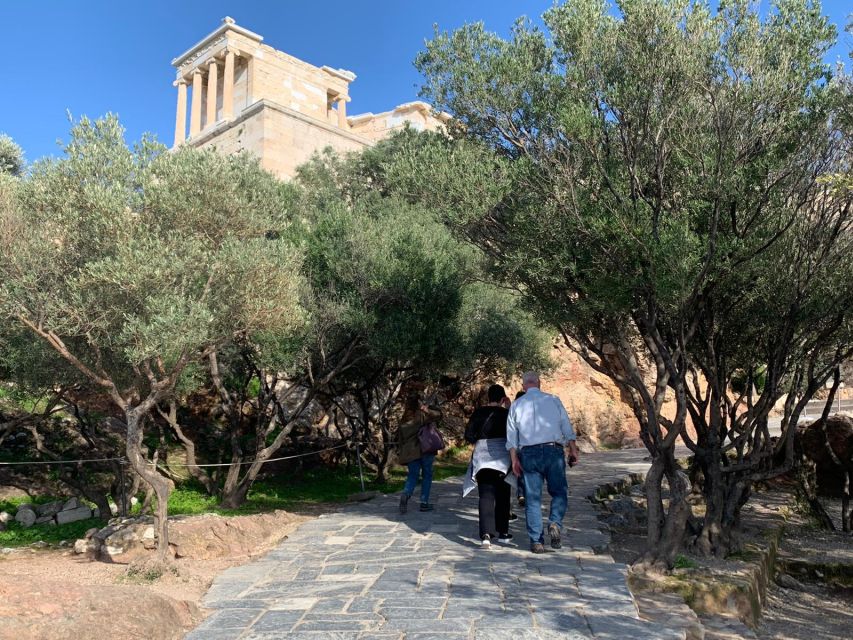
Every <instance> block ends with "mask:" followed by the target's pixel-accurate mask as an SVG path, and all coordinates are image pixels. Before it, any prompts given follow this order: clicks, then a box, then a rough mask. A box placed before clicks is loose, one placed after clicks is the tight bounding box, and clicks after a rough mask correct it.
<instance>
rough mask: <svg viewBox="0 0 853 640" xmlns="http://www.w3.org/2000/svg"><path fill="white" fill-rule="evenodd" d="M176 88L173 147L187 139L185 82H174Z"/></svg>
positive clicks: (182, 80) (181, 80)
mask: <svg viewBox="0 0 853 640" xmlns="http://www.w3.org/2000/svg"><path fill="white" fill-rule="evenodd" d="M175 85H176V86H177V87H178V109H177V111H176V112H175V146H176V147H177V146H178V145H179V144H181V143H183V141H184V140H186V138H187V81H186V80H184V79H183V78H181V79H180V80H177V81H175Z"/></svg>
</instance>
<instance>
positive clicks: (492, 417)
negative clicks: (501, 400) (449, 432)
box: [465, 406, 509, 443]
mask: <svg viewBox="0 0 853 640" xmlns="http://www.w3.org/2000/svg"><path fill="white" fill-rule="evenodd" d="M507 416H509V411H508V410H507V409H504V408H503V407H489V406H486V407H478V408H477V409H474V413H473V414H471V419H470V420H469V421H468V426H467V427H465V440H467V441H468V442H471V443H474V442H477V440H487V439H489V438H506V419H507Z"/></svg>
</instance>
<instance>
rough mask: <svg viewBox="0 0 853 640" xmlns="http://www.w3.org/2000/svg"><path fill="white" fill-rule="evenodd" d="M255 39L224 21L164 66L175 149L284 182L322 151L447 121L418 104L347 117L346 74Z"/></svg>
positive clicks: (351, 148) (348, 79)
mask: <svg viewBox="0 0 853 640" xmlns="http://www.w3.org/2000/svg"><path fill="white" fill-rule="evenodd" d="M262 40H263V37H262V36H260V35H259V34H257V33H253V32H251V31H249V30H248V29H245V28H243V27H240V26H239V25H237V24H236V23H235V22H234V21H233V20H232V19H231V18H225V19H224V20H223V24H222V25H221V26H220V27H219V28H218V29H216V30H215V31H213V32H211V33H210V34H208V35H207V36H206V37H204V38H203V39H202V40H200V41H199V42H198V43H197V44H196V45H194V46H192V47H190V49H188V50H187V51H185V52H184V53H183V54H181V55H180V56H178V57H177V58H175V59H174V60H173V61H172V64H173V65H174V66H175V68H176V70H177V77H176V80H175V86H176V87H177V90H178V96H177V97H178V100H177V109H176V114H175V146H179V145H183V144H189V145H192V146H195V147H215V148H216V149H218V150H220V151H222V152H223V153H237V152H241V151H245V152H248V153H252V154H254V155H256V156H257V157H258V158H259V159H260V161H261V164H262V165H263V166H264V167H265V168H266V169H268V170H269V171H271V172H273V173H274V174H276V175H277V176H279V177H280V178H291V177H293V176H294V175H295V172H296V168H297V167H298V166H299V165H300V164H303V163H304V162H306V161H307V160H309V159H310V158H311V156H312V155H313V154H314V153H315V152H317V151H321V150H323V149H325V148H326V147H332V148H333V149H335V150H336V151H338V152H341V153H347V152H350V151H357V150H359V149H363V148H364V147H366V146H369V145H371V144H374V143H375V142H377V141H378V140H381V139H382V138H384V137H386V136H388V135H390V134H391V133H392V132H394V131H396V130H399V129H401V128H403V127H404V126H406V124H409V125H410V126H412V127H414V128H416V129H419V130H437V129H440V128H441V127H442V126H443V125H444V123H445V122H446V121H447V119H448V118H449V116H447V115H446V114H440V115H439V114H434V113H433V112H432V111H431V109H430V107H429V105H427V104H425V103H423V102H410V103H406V104H403V105H400V106H398V107H395V108H394V109H392V110H390V111H386V112H383V113H380V114H376V115H374V114H372V113H366V114H362V115H357V116H354V117H351V116H348V114H347V103H348V102H349V100H350V98H349V84H350V83H351V82H353V81H354V80H355V74H354V73H352V72H351V71H346V70H344V69H335V68H332V67H329V66H323V67H317V66H314V65H312V64H309V63H307V62H305V61H303V60H299V59H298V58H295V57H293V56H291V55H288V54H286V53H284V52H282V51H277V50H276V49H274V48H272V47H270V46H269V45H266V44H263V42H262Z"/></svg>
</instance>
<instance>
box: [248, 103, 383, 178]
mask: <svg viewBox="0 0 853 640" xmlns="http://www.w3.org/2000/svg"><path fill="white" fill-rule="evenodd" d="M263 114H264V117H263V145H262V152H261V164H262V165H263V167H264V168H265V169H266V170H268V171H270V172H272V173H273V174H275V175H277V176H279V177H280V178H291V177H293V176H294V175H296V168H297V167H298V166H299V165H301V164H304V163H305V162H307V161H308V160H310V159H311V156H312V155H313V154H314V153H315V152H319V151H322V150H323V149H325V148H326V147H332V148H333V149H334V150H336V151H338V152H339V153H347V152H350V151H358V150H360V149H363V148H365V147H367V146H370V141H369V140H367V139H364V138H359V137H357V136H354V135H349V134H345V133H344V132H343V131H341V130H340V129H338V128H336V127H335V126H334V125H332V124H326V123H324V122H321V121H318V120H314V119H312V118H307V117H299V115H300V114H298V113H295V112H293V111H291V112H288V111H286V110H284V109H281V108H278V107H277V105H269V106H267V107H266V108H264V110H263Z"/></svg>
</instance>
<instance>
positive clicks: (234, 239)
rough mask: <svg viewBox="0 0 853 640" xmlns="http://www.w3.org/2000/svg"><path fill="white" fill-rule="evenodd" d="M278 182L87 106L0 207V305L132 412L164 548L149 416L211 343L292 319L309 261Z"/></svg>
mask: <svg viewBox="0 0 853 640" xmlns="http://www.w3.org/2000/svg"><path fill="white" fill-rule="evenodd" d="M283 188H284V187H283V185H282V184H281V183H280V182H278V181H277V180H275V179H274V178H273V177H272V176H271V175H269V174H267V173H265V172H263V171H262V170H261V169H260V168H259V166H258V164H257V163H256V162H254V161H251V160H249V159H247V158H245V157H243V156H234V157H229V158H226V157H223V156H220V155H218V154H216V153H215V152H213V151H198V150H193V149H189V148H184V149H181V150H178V151H176V152H174V153H169V152H167V151H166V150H165V148H164V147H162V146H161V145H158V144H155V143H154V142H153V141H151V140H149V139H144V140H143V141H142V142H140V143H139V144H138V145H136V146H134V147H132V148H130V147H128V146H127V145H126V144H125V142H124V139H123V130H122V128H121V126H120V125H119V123H118V120H117V119H116V118H115V117H112V116H110V117H106V118H104V119H102V120H97V121H90V120H88V119H85V118H84V119H82V120H81V121H80V122H79V123H77V124H76V125H75V126H74V127H73V129H72V132H71V138H70V141H69V142H68V144H67V145H66V147H65V154H64V156H63V157H61V158H59V159H55V160H53V159H51V160H45V161H41V162H38V163H35V164H34V165H33V166H32V168H31V172H30V175H28V176H27V177H26V178H24V179H23V180H21V181H19V182H18V183H17V184H16V185H15V186H14V187H13V191H14V195H13V197H12V198H9V199H6V200H4V206H3V208H2V211H0V228H2V230H3V233H2V234H0V243H2V247H1V248H2V251H0V256H2V257H0V310H2V313H3V317H4V319H5V321H10V322H14V323H17V324H18V325H19V326H22V327H25V328H27V329H28V330H29V331H30V332H31V333H32V335H34V336H36V337H38V338H39V339H41V340H42V341H43V343H44V344H46V345H49V346H50V347H51V348H52V349H53V350H54V351H55V353H57V354H59V356H61V357H62V358H63V359H64V360H65V361H66V362H68V363H70V364H71V365H72V366H73V367H74V368H75V369H76V370H77V371H78V372H79V373H80V374H82V375H83V376H84V377H85V378H86V379H87V380H89V381H90V383H92V384H93V385H96V386H97V387H99V388H100V389H102V390H103V391H104V392H105V393H106V394H108V396H109V397H110V399H111V401H112V402H113V403H114V405H115V406H116V407H117V409H118V410H119V411H120V412H121V415H122V417H123V419H124V422H125V424H126V453H127V458H128V460H129V461H130V464H131V466H132V467H133V469H134V470H135V471H136V473H137V474H139V475H140V476H141V477H142V478H143V479H144V480H145V482H147V483H148V484H149V485H150V486H151V487H152V488H153V489H154V491H155V493H156V498H157V514H158V536H159V540H158V543H159V551H160V557H161V558H165V554H166V552H167V549H168V531H167V522H166V517H167V509H168V495H169V482H168V480H167V478H165V477H164V476H163V475H162V474H161V473H159V472H158V470H157V469H156V468H155V466H153V465H152V464H151V463H150V462H149V461H148V460H146V459H145V457H144V456H143V454H142V438H143V430H144V425H145V421H146V420H147V418H148V416H149V413H150V412H151V410H152V409H153V408H154V407H155V405H157V403H158V402H161V401H163V400H164V399H166V398H168V397H169V396H170V395H171V394H172V393H173V392H174V390H175V388H176V386H177V385H178V384H179V383H181V381H182V380H183V378H184V377H185V376H186V374H187V373H188V367H190V366H191V365H192V364H193V363H195V362H197V361H198V360H199V359H200V358H204V357H206V356H207V355H209V354H210V353H211V352H212V350H213V349H215V348H216V347H217V346H218V345H220V344H223V343H225V342H227V341H230V340H232V339H234V337H235V336H238V335H241V334H247V333H252V332H256V331H260V330H263V329H267V330H270V331H275V332H288V331H294V332H295V331H298V330H299V328H300V327H301V325H302V324H303V322H304V313H303V310H302V308H301V306H300V304H299V287H300V282H301V279H300V276H299V270H300V259H299V254H298V252H297V251H296V250H295V249H294V248H293V246H292V244H291V243H289V242H287V241H285V240H277V239H276V238H284V237H286V233H284V232H285V231H286V228H287V227H288V225H289V219H290V215H291V212H290V211H289V210H288V208H287V200H286V198H283V191H282V190H283Z"/></svg>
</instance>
